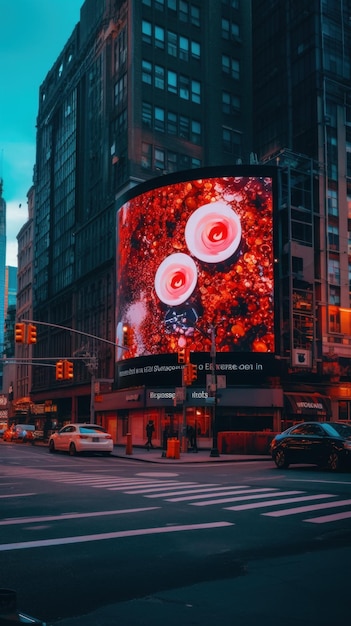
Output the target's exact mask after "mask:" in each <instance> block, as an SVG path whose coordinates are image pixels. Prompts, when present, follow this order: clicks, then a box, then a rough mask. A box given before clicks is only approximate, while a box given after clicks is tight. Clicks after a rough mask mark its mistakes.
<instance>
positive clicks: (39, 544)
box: [0, 522, 234, 552]
mask: <svg viewBox="0 0 351 626" xmlns="http://www.w3.org/2000/svg"><path fill="white" fill-rule="evenodd" d="M228 526H234V524H233V523H231V522H211V523H207V524H184V525H180V526H167V527H165V526H160V527H156V528H138V529H136V530H120V531H117V532H113V533H102V534H97V535H81V536H76V537H60V538H57V539H41V540H38V541H24V542H22V543H4V544H0V552H8V551H11V550H27V549H31V548H47V547H49V546H63V545H68V544H77V543H87V542H91V541H106V540H111V539H122V538H125V537H140V536H144V535H145V536H146V535H162V534H165V533H178V532H187V531H192V530H210V529H215V528H225V527H228Z"/></svg>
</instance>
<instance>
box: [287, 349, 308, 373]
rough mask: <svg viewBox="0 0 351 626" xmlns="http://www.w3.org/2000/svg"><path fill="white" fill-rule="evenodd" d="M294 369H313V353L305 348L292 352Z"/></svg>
mask: <svg viewBox="0 0 351 626" xmlns="http://www.w3.org/2000/svg"><path fill="white" fill-rule="evenodd" d="M291 365H292V366H293V367H303V368H311V367H312V351H311V350H305V349H304V348H301V349H299V348H295V349H294V350H293V351H292V363H291Z"/></svg>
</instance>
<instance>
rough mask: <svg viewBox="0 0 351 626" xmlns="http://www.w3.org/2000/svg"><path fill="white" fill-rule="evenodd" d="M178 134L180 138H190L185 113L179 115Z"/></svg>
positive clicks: (188, 122) (188, 121) (187, 119)
mask: <svg viewBox="0 0 351 626" xmlns="http://www.w3.org/2000/svg"><path fill="white" fill-rule="evenodd" d="M179 136H180V137H181V138H182V139H189V138H190V120H189V118H188V117H186V116H185V115H180V116H179Z"/></svg>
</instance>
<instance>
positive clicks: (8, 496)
mask: <svg viewBox="0 0 351 626" xmlns="http://www.w3.org/2000/svg"><path fill="white" fill-rule="evenodd" d="M36 495H37V494H36V493H34V491H33V492H29V493H11V494H6V495H4V496H0V498H25V497H27V496H36Z"/></svg>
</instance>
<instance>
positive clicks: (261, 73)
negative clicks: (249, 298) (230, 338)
mask: <svg viewBox="0 0 351 626" xmlns="http://www.w3.org/2000/svg"><path fill="white" fill-rule="evenodd" d="M252 7H253V13H252V18H253V31H252V34H253V102H254V115H253V121H254V141H255V147H254V149H255V151H256V152H257V154H258V156H259V159H260V160H261V161H264V162H266V163H276V164H277V165H278V166H279V168H280V171H281V177H282V182H281V198H280V201H281V206H280V212H279V215H280V217H279V221H280V232H281V239H282V255H281V267H280V269H281V273H280V277H281V283H280V287H281V293H282V296H283V297H282V307H283V309H284V310H283V317H284V323H283V324H282V329H284V330H283V337H282V342H283V352H282V354H283V356H284V357H285V358H286V359H287V361H286V362H287V363H288V365H289V367H290V368H292V369H291V371H292V373H293V376H291V375H290V377H289V381H290V386H291V385H295V387H297V386H300V388H301V383H304V384H305V386H306V385H308V384H310V386H314V388H315V389H316V385H317V388H318V387H321V386H324V389H326V391H327V393H328V395H330V397H331V398H332V401H333V415H334V416H335V417H340V419H350V418H351V410H350V409H351V386H350V376H351V369H350V366H349V363H350V357H351V301H350V298H351V287H350V285H351V283H350V276H351V248H350V240H351V225H350V217H351V80H350V79H351V54H350V53H351V20H350V16H351V2H350V1H349V0H341V1H339V0H312V1H311V2H305V1H304V0H298V1H296V2H295V1H294V2H292V1H290V0H285V1H284V0H283V1H281V0H273V1H272V2H265V1H264V0H253V3H252ZM299 354H300V358H301V359H303V357H304V358H306V363H305V364H307V365H308V367H307V368H304V367H303V364H302V367H301V365H300V367H299V365H298V358H299ZM296 365H297V367H296ZM314 373H316V376H314ZM302 374H303V376H302Z"/></svg>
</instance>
